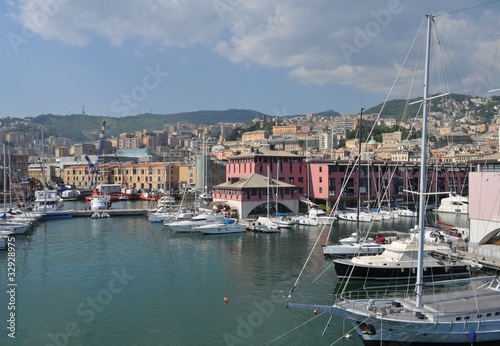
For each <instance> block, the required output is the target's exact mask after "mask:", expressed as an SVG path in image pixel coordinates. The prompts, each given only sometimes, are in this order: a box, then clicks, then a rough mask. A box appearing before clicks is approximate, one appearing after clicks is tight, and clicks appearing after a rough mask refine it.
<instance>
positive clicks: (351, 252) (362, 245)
mask: <svg viewBox="0 0 500 346" xmlns="http://www.w3.org/2000/svg"><path fill="white" fill-rule="evenodd" d="M363 110H364V109H363V108H361V112H360V122H359V129H360V135H359V148H358V162H360V160H361V140H362V138H363V134H362V132H363V131H362V126H363ZM360 176H361V172H358V207H357V210H356V213H355V214H354V216H352V218H351V219H353V220H355V221H356V234H355V239H356V241H355V242H345V243H340V244H338V245H324V246H323V255H325V256H331V257H334V258H339V257H341V258H345V257H353V256H356V255H375V254H380V253H382V252H383V251H384V248H383V247H382V244H381V242H375V241H373V239H368V238H365V239H360V234H359V223H360V222H361V221H371V216H370V215H369V214H366V215H368V216H367V217H363V216H362V215H363V214H361V211H360V200H361V196H360ZM368 196H369V192H368ZM351 214H352V213H351ZM341 215H346V214H341ZM341 215H338V216H339V218H341V217H340V216H341Z"/></svg>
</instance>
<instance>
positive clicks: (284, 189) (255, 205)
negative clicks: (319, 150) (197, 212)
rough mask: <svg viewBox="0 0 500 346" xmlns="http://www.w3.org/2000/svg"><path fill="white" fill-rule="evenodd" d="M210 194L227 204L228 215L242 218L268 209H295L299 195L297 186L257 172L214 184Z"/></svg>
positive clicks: (295, 211)
mask: <svg viewBox="0 0 500 346" xmlns="http://www.w3.org/2000/svg"><path fill="white" fill-rule="evenodd" d="M212 198H213V201H214V202H216V203H220V204H221V205H227V206H229V207H230V209H231V215H232V216H234V217H238V218H241V219H246V218H248V216H249V215H259V214H260V215H266V213H267V210H268V208H269V210H272V211H273V212H272V213H273V214H274V213H275V212H276V210H278V211H280V212H291V213H297V212H298V205H299V199H298V197H297V193H296V187H295V186H294V185H291V184H287V183H284V182H281V181H278V180H275V179H270V178H268V177H267V176H263V175H260V174H257V173H250V174H248V175H245V176H243V177H240V178H233V179H232V180H230V181H227V182H225V183H222V184H219V185H217V186H214V187H213V189H212Z"/></svg>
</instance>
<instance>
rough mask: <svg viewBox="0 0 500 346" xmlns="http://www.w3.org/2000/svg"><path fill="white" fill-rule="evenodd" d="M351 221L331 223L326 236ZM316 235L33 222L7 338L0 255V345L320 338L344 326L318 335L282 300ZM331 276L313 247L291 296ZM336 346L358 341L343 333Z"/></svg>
mask: <svg viewBox="0 0 500 346" xmlns="http://www.w3.org/2000/svg"><path fill="white" fill-rule="evenodd" d="M78 207H80V206H78ZM413 223H414V221H411V220H408V219H406V220H403V219H400V220H398V221H396V222H388V223H382V225H383V228H384V229H397V230H404V229H407V228H408V227H409V226H411V225H412V224H413ZM354 225H355V224H353V223H349V222H338V223H337V224H336V225H335V226H334V229H333V232H332V234H331V239H332V241H334V240H336V239H338V238H339V237H341V236H345V235H348V234H350V233H352V232H353V231H354ZM363 227H367V226H366V225H363ZM320 232H321V229H320V228H315V227H312V228H311V227H301V228H296V229H293V230H283V231H282V233H281V234H254V233H249V232H248V233H246V234H235V235H223V236H203V235H200V234H176V233H173V232H171V231H169V230H168V228H167V227H164V226H163V225H161V224H151V223H149V222H148V220H147V218H146V217H115V218H109V219H99V220H93V219H90V218H73V219H64V220H48V221H43V222H40V223H39V224H38V226H37V227H36V228H35V229H34V231H33V232H30V233H29V234H28V235H25V236H18V237H16V238H15V245H16V252H15V259H16V283H17V287H16V296H15V304H16V305H15V307H16V310H15V312H16V338H15V339H11V338H9V337H8V335H7V334H8V333H9V331H8V330H7V328H6V327H7V326H8V323H7V322H6V321H7V320H8V319H9V311H8V295H7V294H6V292H7V290H8V287H7V269H6V266H7V253H6V251H1V252H0V284H1V285H2V287H1V291H2V294H1V295H0V319H1V320H2V321H3V322H2V326H3V327H2V331H1V334H0V344H1V345H202V344H203V345H264V344H268V345H311V344H314V345H330V344H332V343H334V342H335V341H336V340H337V339H339V338H341V336H342V335H343V333H344V332H346V331H347V330H348V329H349V327H348V326H347V325H343V321H342V320H341V319H336V318H334V320H333V322H332V323H331V324H330V327H329V328H328V329H327V331H326V333H325V334H324V335H322V332H323V329H324V328H325V325H326V323H327V321H328V317H329V315H328V316H327V315H326V314H325V315H321V316H319V317H317V318H314V317H315V316H314V315H313V314H312V312H310V311H304V310H294V309H286V308H285V307H284V301H285V298H284V297H285V296H287V295H288V293H289V291H290V289H291V288H292V287H293V285H294V282H295V280H296V278H297V275H298V274H299V272H300V270H301V268H302V266H303V264H304V262H305V260H306V258H307V256H308V255H309V252H310V251H311V249H312V248H313V246H314V243H315V242H316V240H317V238H318V235H319V234H320ZM325 237H326V231H325V234H324V235H323V239H324V238H325ZM322 243H324V240H323V241H320V242H319V244H322ZM336 282H337V278H336V275H335V272H334V270H333V268H332V267H331V266H330V262H329V261H327V260H325V259H324V258H323V255H322V252H321V249H320V248H319V247H317V248H316V250H315V251H314V252H313V255H312V259H311V261H310V263H309V264H308V265H307V266H306V268H305V270H304V274H303V276H302V279H301V280H300V281H299V285H298V287H297V288H296V292H309V293H310V292H313V293H314V294H318V295H325V294H331V293H333V291H334V289H335V285H336ZM224 297H227V298H228V299H229V302H227V303H226V302H225V301H224ZM313 318H314V319H313ZM311 319H312V320H311ZM307 321H309V322H308V323H306V324H305V325H303V326H300V325H301V324H304V323H305V322H307ZM299 326H300V327H299ZM339 344H342V345H361V344H362V343H361V341H360V340H359V339H358V338H357V336H354V337H353V338H351V339H349V340H345V339H344V340H342V341H340V343H339Z"/></svg>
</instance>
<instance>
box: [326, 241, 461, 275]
mask: <svg viewBox="0 0 500 346" xmlns="http://www.w3.org/2000/svg"><path fill="white" fill-rule="evenodd" d="M382 247H383V249H384V251H383V252H382V253H381V254H379V255H375V256H355V257H353V258H350V259H334V260H333V263H334V267H335V271H336V273H337V276H338V277H339V278H350V279H362V280H366V279H368V280H399V279H404V280H409V279H415V278H416V275H417V270H416V269H417V264H418V238H417V237H416V236H415V235H413V236H412V237H410V238H409V239H405V240H396V241H393V242H391V243H390V244H384V245H382ZM451 251H452V250H451V248H450V247H449V246H448V245H447V244H443V243H426V244H424V258H423V264H424V268H425V270H424V272H423V277H424V278H426V279H450V278H456V277H459V276H467V275H470V263H467V262H465V261H461V260H459V259H454V258H447V257H446V256H442V255H436V254H437V253H439V254H442V253H444V254H450V253H451ZM443 257H444V258H443Z"/></svg>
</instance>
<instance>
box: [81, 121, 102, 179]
mask: <svg viewBox="0 0 500 346" xmlns="http://www.w3.org/2000/svg"><path fill="white" fill-rule="evenodd" d="M105 129H106V121H103V122H102V126H101V133H100V134H99V147H98V148H97V152H96V159H95V162H92V161H91V160H90V158H89V157H88V156H87V155H85V160H87V163H88V164H89V171H90V184H91V187H92V188H93V189H95V188H97V182H98V179H99V157H100V156H101V155H102V149H103V142H104V130H105Z"/></svg>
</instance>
